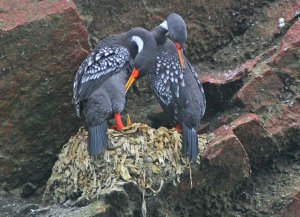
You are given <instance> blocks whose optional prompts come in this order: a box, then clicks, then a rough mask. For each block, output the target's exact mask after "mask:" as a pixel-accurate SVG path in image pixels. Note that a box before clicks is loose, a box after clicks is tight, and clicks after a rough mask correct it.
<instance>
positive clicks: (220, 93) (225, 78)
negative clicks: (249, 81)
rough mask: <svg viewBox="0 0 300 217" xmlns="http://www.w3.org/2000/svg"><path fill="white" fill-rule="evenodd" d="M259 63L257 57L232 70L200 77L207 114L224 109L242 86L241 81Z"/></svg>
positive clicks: (258, 57)
mask: <svg viewBox="0 0 300 217" xmlns="http://www.w3.org/2000/svg"><path fill="white" fill-rule="evenodd" d="M259 61H260V56H257V57H256V58H254V59H253V60H249V61H247V62H246V63H245V64H243V65H241V66H239V67H238V68H236V69H234V70H228V71H223V72H221V73H218V74H212V73H210V74H203V75H201V78H200V80H201V82H202V84H203V87H204V89H205V95H206V99H207V112H211V111H214V110H215V109H222V108H225V106H226V105H227V104H228V102H229V101H230V100H231V98H232V96H233V95H234V93H235V92H236V91H237V90H238V89H239V88H240V87H241V86H242V84H243V79H244V78H245V77H246V76H247V75H248V74H249V73H250V72H251V71H252V70H253V68H254V67H255V66H256V64H257V63H258V62H259Z"/></svg>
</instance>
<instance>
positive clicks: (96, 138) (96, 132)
mask: <svg viewBox="0 0 300 217" xmlns="http://www.w3.org/2000/svg"><path fill="white" fill-rule="evenodd" d="M88 131H89V134H88V152H89V155H90V157H98V156H99V155H101V154H102V153H104V151H105V150H106V148H107V136H106V132H107V123H106V121H103V122H102V123H100V124H99V125H97V126H95V127H89V129H88Z"/></svg>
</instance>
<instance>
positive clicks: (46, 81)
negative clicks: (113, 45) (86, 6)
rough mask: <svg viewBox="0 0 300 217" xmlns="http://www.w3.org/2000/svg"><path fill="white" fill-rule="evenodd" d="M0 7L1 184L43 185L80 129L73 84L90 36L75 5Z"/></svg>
mask: <svg viewBox="0 0 300 217" xmlns="http://www.w3.org/2000/svg"><path fill="white" fill-rule="evenodd" d="M0 8H1V10H2V11H3V12H2V13H0V20H2V23H3V25H2V26H1V29H2V30H0V47H1V50H0V73H1V80H0V92H1V95H0V114H1V116H0V160H1V161H3V159H4V160H5V162H6V163H5V164H0V171H2V172H3V173H1V176H0V182H6V183H7V185H8V186H11V187H13V186H17V185H20V184H22V183H24V182H32V183H34V184H38V185H41V184H43V181H44V180H46V178H47V176H48V175H49V172H50V171H51V167H52V165H53V163H54V161H55V159H56V155H57V153H58V151H59V150H60V148H61V146H62V145H63V144H64V143H65V142H66V141H67V140H68V138H69V137H70V135H72V134H73V133H74V132H75V131H76V130H77V127H78V122H76V120H77V119H76V118H75V114H74V109H73V106H72V105H71V103H70V102H71V98H72V80H73V78H74V76H75V73H76V71H77V69H78V66H79V64H80V63H81V61H82V60H83V58H85V56H86V55H87V53H88V52H89V50H90V45H89V41H88V33H87V31H86V28H85V26H84V24H83V21H82V20H81V19H80V17H79V15H78V13H77V11H76V8H75V6H74V4H73V3H72V1H66V0H60V1H31V0H22V1H16V0H14V1H0ZM4 24H5V25H4ZM7 165H9V168H10V169H9V170H8V169H6V167H7Z"/></svg>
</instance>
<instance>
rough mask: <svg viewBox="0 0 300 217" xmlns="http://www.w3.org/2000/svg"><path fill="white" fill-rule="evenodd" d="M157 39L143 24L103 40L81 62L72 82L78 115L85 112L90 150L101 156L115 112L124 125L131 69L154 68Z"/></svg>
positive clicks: (142, 71) (144, 69)
mask: <svg viewBox="0 0 300 217" xmlns="http://www.w3.org/2000/svg"><path fill="white" fill-rule="evenodd" d="M156 49H157V47H156V42H155V39H154V38H153V36H152V35H151V33H150V32H148V31H147V30H145V29H142V28H133V29H131V30H130V31H128V32H126V33H123V34H120V35H115V36H110V37H107V38H105V39H104V40H102V41H101V42H100V43H99V44H98V45H97V46H96V48H95V49H94V50H93V51H92V52H91V54H90V55H89V56H88V57H87V58H86V59H85V60H84V61H83V63H82V64H81V66H80V68H79V70H78V72H77V74H76V77H75V79H74V86H73V100H72V101H73V103H74V105H75V108H76V113H77V115H78V116H80V114H81V113H82V112H83V113H84V116H85V121H86V125H87V127H88V151H89V154H90V155H91V156H98V155H100V154H102V153H103V152H104V150H105V149H106V147H107V137H106V131H107V124H106V120H107V119H110V118H112V117H113V116H114V117H115V119H116V122H117V128H122V127H123V124H122V121H121V117H120V113H122V111H123V110H124V106H125V95H126V93H125V84H126V82H127V81H128V78H129V76H130V72H131V71H132V69H133V66H134V67H135V68H134V71H138V72H140V73H142V74H144V73H148V71H150V70H154V67H155V63H156Z"/></svg>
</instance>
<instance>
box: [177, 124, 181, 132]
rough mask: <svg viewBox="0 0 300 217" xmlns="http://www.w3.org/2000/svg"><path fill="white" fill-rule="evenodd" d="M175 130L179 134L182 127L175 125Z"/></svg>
mask: <svg viewBox="0 0 300 217" xmlns="http://www.w3.org/2000/svg"><path fill="white" fill-rule="evenodd" d="M175 128H176V130H177V131H178V132H180V131H181V130H182V126H181V125H180V124H176V125H175Z"/></svg>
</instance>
